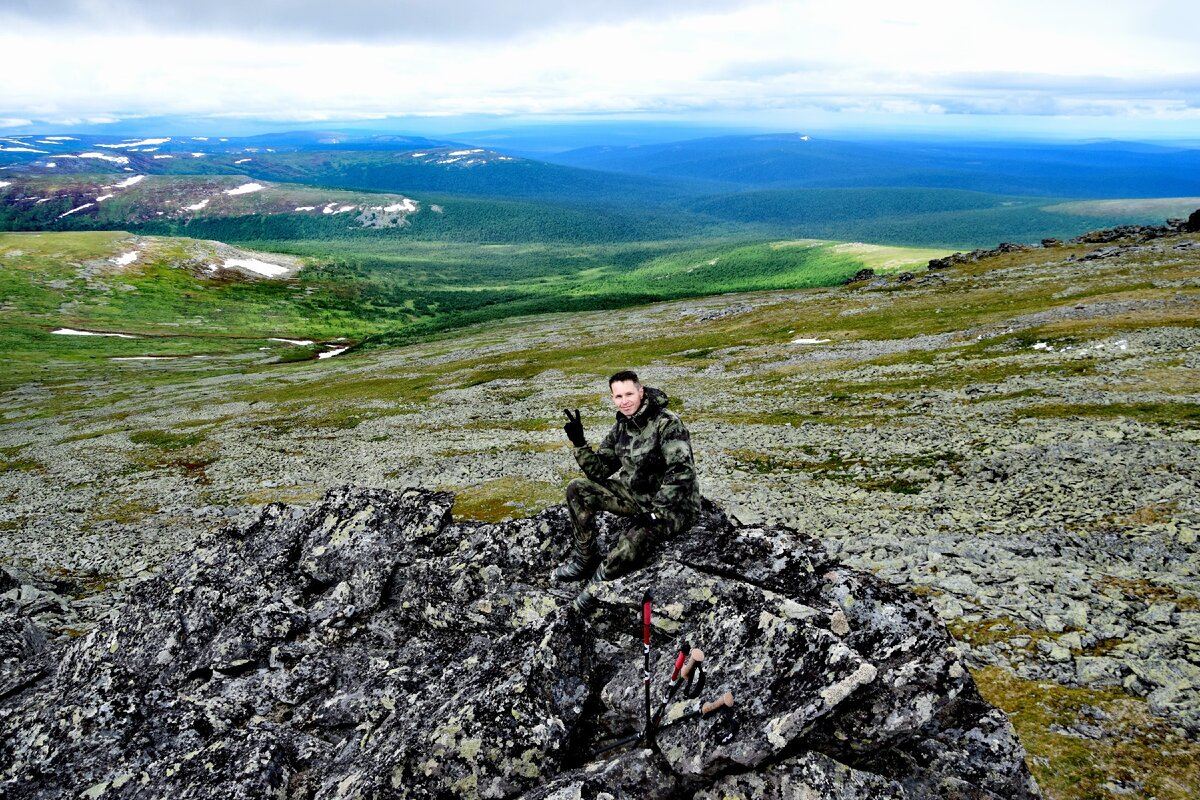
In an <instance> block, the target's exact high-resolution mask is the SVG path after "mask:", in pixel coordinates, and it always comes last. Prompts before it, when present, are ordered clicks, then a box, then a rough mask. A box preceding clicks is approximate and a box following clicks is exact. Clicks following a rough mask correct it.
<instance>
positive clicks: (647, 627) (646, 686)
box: [642, 590, 654, 742]
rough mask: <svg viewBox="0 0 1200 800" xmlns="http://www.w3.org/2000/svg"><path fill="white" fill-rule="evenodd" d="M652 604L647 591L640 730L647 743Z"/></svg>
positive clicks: (648, 737)
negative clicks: (643, 708) (643, 715)
mask: <svg viewBox="0 0 1200 800" xmlns="http://www.w3.org/2000/svg"><path fill="white" fill-rule="evenodd" d="M653 603H654V598H653V597H651V596H650V592H649V590H647V591H646V593H645V594H644V595H642V658H643V661H644V662H645V663H644V664H643V667H642V685H643V688H644V689H645V690H646V725H645V727H644V728H642V735H643V736H645V738H646V741H647V742H649V741H650V606H651V605H652V604H653Z"/></svg>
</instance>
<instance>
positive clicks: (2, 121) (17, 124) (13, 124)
mask: <svg viewBox="0 0 1200 800" xmlns="http://www.w3.org/2000/svg"><path fill="white" fill-rule="evenodd" d="M32 124H33V120H31V119H18V118H17V117H0V128H23V127H25V126H26V125H32Z"/></svg>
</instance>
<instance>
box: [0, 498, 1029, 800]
mask: <svg viewBox="0 0 1200 800" xmlns="http://www.w3.org/2000/svg"><path fill="white" fill-rule="evenodd" d="M452 503H453V496H452V495H451V494H449V493H444V492H430V491H424V490H416V489H412V490H406V491H402V492H401V491H384V490H375V489H364V488H357V487H344V488H337V489H332V490H330V491H329V492H328V493H327V494H326V496H325V498H324V499H323V500H322V501H321V502H319V503H316V504H314V505H313V506H312V507H311V508H308V509H307V510H305V509H300V508H296V507H290V506H286V505H282V504H273V505H270V506H267V507H266V508H265V509H264V510H263V512H262V515H261V516H260V517H259V518H258V519H257V520H256V521H254V522H253V523H251V524H249V525H247V526H245V527H241V528H238V527H231V528H228V529H226V530H225V531H223V532H222V533H221V534H219V535H215V536H209V537H204V538H202V539H201V540H200V541H199V542H198V544H197V546H196V548H195V549H194V551H192V552H190V553H184V554H181V555H179V556H177V557H175V558H174V559H172V560H171V561H170V562H169V563H168V564H167V565H166V566H165V568H164V569H163V570H162V571H161V572H160V573H159V574H158V575H156V576H154V577H151V578H148V579H146V580H144V581H142V582H140V583H138V584H136V585H135V586H134V587H133V588H132V589H131V590H130V591H129V593H128V596H127V598H126V600H125V602H124V604H123V605H121V606H119V607H117V608H116V609H115V610H114V611H113V612H112V614H111V615H110V617H109V618H108V619H107V620H105V621H103V622H101V624H99V625H98V626H97V627H95V628H94V629H93V630H91V631H90V632H89V633H87V634H86V635H85V636H80V637H78V638H75V639H73V640H69V641H65V642H64V643H60V642H56V641H54V640H50V639H48V638H47V637H46V636H45V635H44V632H43V631H42V630H41V629H40V628H39V627H38V626H37V625H36V624H35V623H33V622H32V621H31V620H30V619H29V618H28V617H23V616H19V615H18V614H17V613H15V612H14V611H11V610H6V611H0V662H2V667H0V781H2V782H0V797H5V798H12V799H13V800H16V799H17V798H46V800H50V799H51V798H54V800H57V799H58V798H64V797H71V798H74V797H83V798H162V797H172V798H212V799H213V800H217V798H220V800H227V799H229V798H247V799H248V800H249V799H250V798H254V799H255V800H258V799H259V798H280V799H281V800H301V799H303V798H322V799H324V798H451V797H486V798H528V799H529V800H533V799H534V798H537V799H538V800H551V799H553V800H568V799H569V798H612V799H614V800H615V799H616V798H630V799H631V800H632V799H633V798H638V800H648V799H649V800H654V799H656V798H663V799H665V798H684V797H696V798H704V799H705V800H708V799H710V798H711V799H712V800H717V799H718V798H722V799H723V798H750V797H754V798H797V797H801V798H840V799H841V800H855V799H857V798H863V800H866V798H871V800H887V799H889V798H912V799H913V800H915V799H916V798H1032V797H1040V793H1039V791H1038V788H1037V785H1036V784H1035V783H1034V781H1033V779H1032V778H1031V777H1030V775H1029V772H1028V770H1027V769H1026V766H1025V762H1024V756H1025V753H1024V749H1023V748H1022V746H1021V744H1020V742H1019V741H1018V740H1017V738H1016V734H1015V733H1014V731H1013V729H1012V727H1011V725H1010V724H1009V722H1008V720H1007V718H1006V717H1005V716H1004V714H1003V713H1001V712H1000V711H998V710H996V709H995V708H993V707H991V706H989V705H988V704H987V703H985V702H984V701H983V700H982V699H981V697H980V695H979V693H978V691H977V690H976V688H975V685H974V683H973V681H972V679H971V676H970V674H969V673H968V672H967V670H966V669H965V668H964V666H963V664H962V663H961V661H960V660H959V657H958V653H957V652H956V650H955V647H954V643H953V640H952V639H951V638H950V636H949V635H948V634H947V632H946V630H945V628H944V627H943V625H942V624H941V622H940V621H939V620H938V618H937V616H936V615H935V614H934V613H932V611H931V610H930V608H929V606H928V605H927V604H926V602H925V601H924V600H922V599H920V598H918V597H916V596H914V595H911V594H909V593H907V592H905V591H902V590H900V589H898V588H895V587H893V586H891V585H889V584H887V583H885V582H883V581H881V580H878V579H876V578H874V577H872V576H871V575H869V574H866V573H863V572H859V571H856V570H853V569H850V568H847V567H844V566H841V565H839V564H837V563H831V562H830V561H829V559H828V557H827V556H826V555H825V551H824V550H823V548H822V547H821V546H820V544H819V543H818V542H816V541H815V540H813V539H810V538H808V537H806V536H803V535H801V534H799V533H797V532H796V531H794V530H790V529H788V528H784V527H753V526H741V525H738V524H736V523H735V522H734V521H731V520H730V519H729V518H728V517H726V515H725V514H724V513H722V512H721V511H720V510H719V509H718V508H716V507H714V506H711V505H709V506H708V507H707V508H706V511H705V514H704V517H703V519H702V520H701V521H700V522H699V523H698V524H697V525H696V526H695V527H694V528H692V530H690V531H687V532H686V533H684V534H682V535H680V536H678V537H676V538H674V539H673V540H671V541H669V542H667V543H666V544H665V545H664V547H663V552H662V553H660V554H659V556H658V558H656V560H655V562H654V565H653V566H651V567H649V568H647V569H645V570H642V571H641V572H638V573H635V574H633V575H631V576H628V577H627V578H625V579H623V580H620V581H616V582H614V583H612V584H608V585H605V586H604V587H603V589H602V591H601V592H600V593H599V598H600V601H601V605H600V608H599V610H598V611H597V612H596V613H595V614H594V615H593V616H592V617H591V618H590V619H588V620H583V619H580V618H578V617H577V616H576V615H574V614H573V612H571V610H570V609H569V605H568V603H569V599H570V597H571V595H572V593H573V589H574V587H571V588H569V589H566V590H564V589H563V588H561V587H555V586H551V585H548V582H547V576H548V574H549V572H550V570H551V568H552V567H553V565H554V564H555V563H556V562H557V561H558V559H559V558H560V557H561V555H562V552H563V550H564V549H565V548H566V544H567V541H568V539H569V522H568V520H567V516H566V512H565V510H564V509H563V508H562V507H557V508H552V509H549V510H547V511H545V512H543V513H541V514H539V515H538V516H536V517H533V518H529V519H521V520H516V521H512V522H505V523H500V524H483V523H478V522H455V521H452V519H451V515H450V509H451V505H452ZM620 524H621V521H619V520H617V519H615V518H611V517H604V518H602V520H601V525H602V536H603V538H604V539H605V540H611V538H612V537H613V536H615V535H616V534H617V533H618V532H619V525H620ZM647 589H650V590H652V591H653V593H654V596H655V598H656V606H655V614H656V623H655V633H654V645H653V662H652V673H651V674H652V676H653V688H654V692H655V696H656V699H655V702H656V703H657V702H658V696H659V694H660V692H661V687H662V685H663V684H664V683H665V678H666V676H667V675H668V673H669V672H670V670H671V666H672V664H673V662H674V654H675V651H676V646H677V644H678V642H679V641H680V639H686V640H687V641H688V642H689V643H690V644H691V645H692V646H696V647H700V648H703V649H704V651H705V653H706V656H707V658H706V661H705V664H706V673H707V674H706V679H707V684H706V689H705V691H704V699H709V698H711V697H714V696H716V695H718V694H722V693H724V692H726V691H731V692H732V693H733V695H734V697H735V698H736V705H735V707H734V708H733V709H732V710H729V711H722V712H718V713H715V714H713V715H711V716H709V717H707V718H704V719H702V720H691V721H686V722H682V723H680V724H678V725H675V726H673V727H669V728H665V729H664V730H662V731H661V732H660V733H659V735H658V737H657V744H656V747H653V748H650V747H632V748H626V749H623V750H616V751H613V752H612V753H609V754H606V755H604V756H602V757H596V756H594V755H593V753H594V751H595V749H596V748H597V747H598V746H599V745H601V744H602V743H603V742H604V741H605V740H606V739H608V738H610V737H614V736H619V735H621V734H624V733H628V732H631V731H636V730H638V729H639V728H640V724H641V719H642V716H643V692H642V679H641V673H642V653H641V638H640V633H639V625H638V620H639V615H640V599H641V597H642V595H643V593H644V592H645V591H646V590H647ZM691 703H692V704H693V705H694V704H695V701H691ZM689 708H691V706H687V705H684V704H683V703H679V704H677V705H676V706H675V707H673V708H671V709H670V710H668V712H667V718H668V719H670V718H672V717H675V716H678V715H679V714H680V713H682V712H683V711H686V710H688V709H689Z"/></svg>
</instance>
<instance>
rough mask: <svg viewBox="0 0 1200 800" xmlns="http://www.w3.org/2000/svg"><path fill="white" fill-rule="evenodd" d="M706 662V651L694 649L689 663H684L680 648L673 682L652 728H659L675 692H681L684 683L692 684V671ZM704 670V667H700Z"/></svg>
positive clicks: (672, 674) (653, 721) (672, 675)
mask: <svg viewBox="0 0 1200 800" xmlns="http://www.w3.org/2000/svg"><path fill="white" fill-rule="evenodd" d="M703 661H704V651H703V650H701V649H700V648H699V647H696V648H693V649H692V651H691V653H689V654H688V655H687V661H684V652H683V648H680V650H679V655H677V656H676V657H675V669H674V670H673V671H672V672H671V680H670V682H669V683H668V684H667V690H666V691H665V692H664V693H663V700H662V704H661V705H659V707H658V711H656V712H654V717H653V719H652V720H651V723H652V727H654V728H657V727H658V723H659V722H661V721H662V715H663V713H664V712H666V710H667V706H669V705H670V704H671V699H672V698H674V697H675V692H677V691H679V687H680V686H682V685H683V684H684V682H685V681H686V682H688V683H690V682H691V680H692V671H693V670H694V669H696V667H700V665H701V662H703ZM700 668H701V669H703V667H700Z"/></svg>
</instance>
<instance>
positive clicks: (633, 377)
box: [608, 369, 642, 389]
mask: <svg viewBox="0 0 1200 800" xmlns="http://www.w3.org/2000/svg"><path fill="white" fill-rule="evenodd" d="M619 381H633V382H634V383H636V384H637V385H638V386H641V385H642V382H641V381H639V380H638V376H637V373H636V372H634V371H633V370H631V369H623V370H621V371H620V372H618V373H617V374H616V375H613V376H612V377H611V378H609V379H608V388H610V389H611V388H612V385H613V384H614V383H617V382H619Z"/></svg>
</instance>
